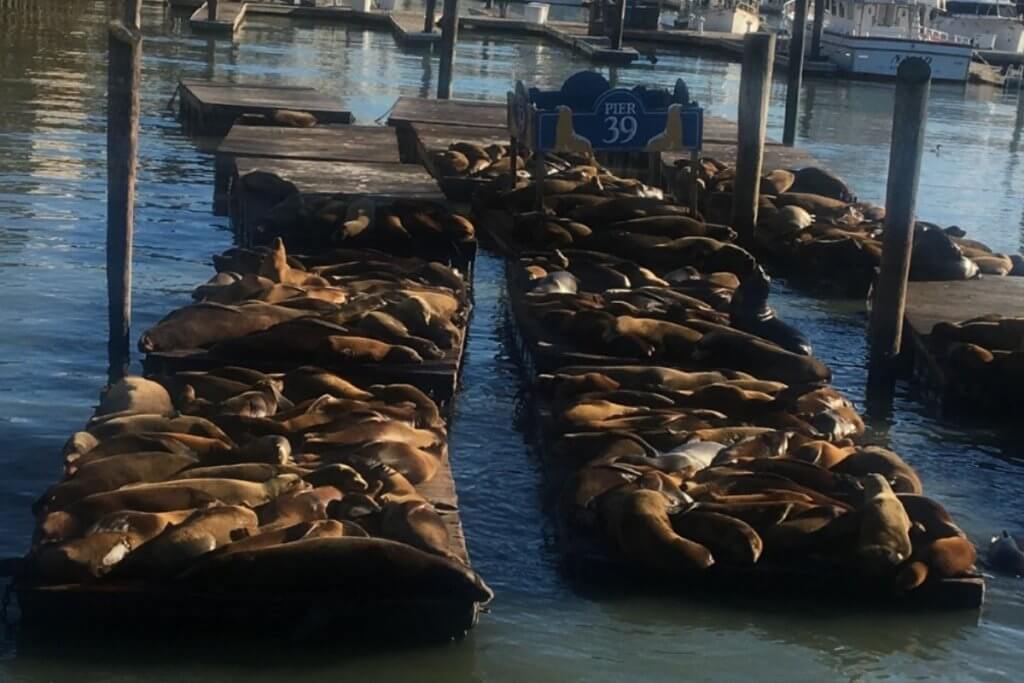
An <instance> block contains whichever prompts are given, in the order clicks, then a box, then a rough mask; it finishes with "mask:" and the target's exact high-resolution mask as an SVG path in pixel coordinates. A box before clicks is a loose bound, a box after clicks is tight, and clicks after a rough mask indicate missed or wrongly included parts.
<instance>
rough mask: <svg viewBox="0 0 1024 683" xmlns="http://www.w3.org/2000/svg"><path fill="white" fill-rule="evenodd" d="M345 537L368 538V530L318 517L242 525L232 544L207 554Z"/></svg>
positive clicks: (232, 536)
mask: <svg viewBox="0 0 1024 683" xmlns="http://www.w3.org/2000/svg"><path fill="white" fill-rule="evenodd" d="M343 536H349V537H352V536H354V537H362V538H366V537H367V533H366V532H365V531H364V530H363V529H362V528H361V527H360V526H359V525H358V524H355V523H354V522H339V521H337V520H334V519H318V520H314V521H312V522H301V523H299V524H294V525H292V526H289V527H283V528H273V529H269V528H259V529H252V528H249V527H242V528H239V529H235V530H234V531H232V532H231V542H230V543H228V544H227V545H221V546H218V547H217V548H216V549H215V550H213V551H212V552H210V553H209V554H208V555H207V557H209V558H211V559H212V558H214V557H222V556H224V555H231V554H233V553H242V552H249V551H251V550H257V549H259V548H269V547H271V546H276V545H281V544H283V543H292V542H294V541H301V540H304V539H314V538H341V537H343ZM204 559H205V558H204Z"/></svg>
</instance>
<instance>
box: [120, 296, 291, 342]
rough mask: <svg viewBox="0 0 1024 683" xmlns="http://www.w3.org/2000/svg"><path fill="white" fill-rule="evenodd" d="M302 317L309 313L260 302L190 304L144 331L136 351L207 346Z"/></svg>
mask: <svg viewBox="0 0 1024 683" xmlns="http://www.w3.org/2000/svg"><path fill="white" fill-rule="evenodd" d="M305 315H309V313H308V312H306V311H298V310H294V309H290V308H285V307H283V306H276V305H273V304H267V303H263V302H250V303H246V304H242V305H238V306H224V305H222V304H215V303H208V302H207V303H198V304H192V305H190V306H185V307H183V308H179V309H178V310H176V311H173V312H172V313H170V314H169V315H167V316H166V317H164V318H163V319H162V320H161V321H160V322H159V323H157V324H156V325H155V326H153V327H151V328H150V329H148V330H146V331H145V332H144V333H143V334H142V337H141V338H140V339H139V350H140V351H142V352H144V353H153V352H156V351H173V350H175V349H192V348H198V347H201V346H208V345H210V344H213V343H215V342H219V341H223V340H225V339H231V338H235V337H241V336H244V335H246V334H251V333H253V332H260V331H262V330H265V329H267V328H269V327H272V326H274V325H277V324H279V323H282V322H285V321H287V320H294V319H295V318H300V317H302V316H305Z"/></svg>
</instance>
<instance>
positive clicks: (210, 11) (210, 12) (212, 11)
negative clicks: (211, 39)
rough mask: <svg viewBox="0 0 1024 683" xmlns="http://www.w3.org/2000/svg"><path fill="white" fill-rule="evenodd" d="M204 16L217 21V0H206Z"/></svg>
mask: <svg viewBox="0 0 1024 683" xmlns="http://www.w3.org/2000/svg"><path fill="white" fill-rule="evenodd" d="M206 18H207V19H209V20H210V21H217V0H206Z"/></svg>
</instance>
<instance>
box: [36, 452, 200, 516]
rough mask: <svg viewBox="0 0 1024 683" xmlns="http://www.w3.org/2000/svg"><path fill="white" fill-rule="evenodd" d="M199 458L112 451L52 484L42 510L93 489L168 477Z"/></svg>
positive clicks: (57, 506)
mask: <svg viewBox="0 0 1024 683" xmlns="http://www.w3.org/2000/svg"><path fill="white" fill-rule="evenodd" d="M198 462H199V460H198V459H197V458H196V457H194V456H192V455H186V454H183V453H178V454H175V453H160V452H157V453H153V452H144V453H124V454H121V455H111V456H108V457H106V458H101V459H98V460H93V461H92V462H89V463H86V464H84V465H81V466H80V467H77V468H76V471H75V473H74V475H73V476H72V477H70V478H69V479H65V480H64V481H62V482H61V483H59V484H56V485H55V486H52V487H50V488H49V489H48V490H47V492H46V493H45V494H43V496H42V498H40V499H39V501H37V503H36V506H38V509H39V510H47V511H49V510H62V509H64V508H66V507H68V506H69V505H71V504H72V503H75V502H77V501H79V500H81V499H82V498H85V497H86V496H88V495H91V494H93V493H101V492H103V491H113V490H114V489H117V488H120V487H122V486H125V485H127V484H138V483H144V482H158V481H164V480H165V479H169V478H171V477H173V476H174V475H175V474H177V473H178V472H181V471H182V470H184V469H185V468H187V467H191V466H193V465H195V464H196V463H198ZM34 507H35V506H34Z"/></svg>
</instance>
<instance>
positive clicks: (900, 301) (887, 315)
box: [868, 57, 932, 367]
mask: <svg viewBox="0 0 1024 683" xmlns="http://www.w3.org/2000/svg"><path fill="white" fill-rule="evenodd" d="M931 78H932V70H931V67H930V66H928V63H927V62H925V61H924V60H923V59H920V58H919V57H910V58H907V59H904V60H903V62H902V63H901V64H900V66H899V69H897V70H896V102H895V104H894V106H893V111H892V142H891V143H890V146H889V178H888V181H887V183H886V187H885V231H884V232H883V233H882V265H881V269H880V272H879V274H878V286H877V287H876V288H875V297H874V302H873V303H872V307H871V325H870V330H869V340H868V341H869V343H870V345H871V360H872V364H873V365H880V366H883V367H884V365H885V364H887V363H888V362H889V361H891V360H893V359H894V358H895V357H896V356H898V355H899V352H900V345H901V342H902V337H903V311H904V308H905V306H906V298H907V278H908V276H909V274H910V253H911V251H912V249H913V246H914V207H915V204H916V203H917V181H918V177H919V176H920V174H921V152H922V150H923V148H924V129H925V123H926V122H927V120H928V90H929V87H930V85H931Z"/></svg>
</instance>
